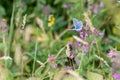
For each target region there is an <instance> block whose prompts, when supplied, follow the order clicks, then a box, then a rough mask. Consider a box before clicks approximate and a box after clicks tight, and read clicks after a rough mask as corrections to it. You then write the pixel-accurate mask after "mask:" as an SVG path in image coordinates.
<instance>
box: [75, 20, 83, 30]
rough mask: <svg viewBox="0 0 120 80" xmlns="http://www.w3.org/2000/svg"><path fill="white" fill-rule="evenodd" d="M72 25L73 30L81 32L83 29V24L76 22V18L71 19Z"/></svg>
mask: <svg viewBox="0 0 120 80" xmlns="http://www.w3.org/2000/svg"><path fill="white" fill-rule="evenodd" d="M73 24H74V26H75V28H74V29H75V30H81V29H82V27H83V24H82V22H81V21H78V20H77V19H76V18H73Z"/></svg>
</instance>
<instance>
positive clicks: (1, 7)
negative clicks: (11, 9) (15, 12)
mask: <svg viewBox="0 0 120 80" xmlns="http://www.w3.org/2000/svg"><path fill="white" fill-rule="evenodd" d="M3 15H5V9H4V7H3V6H1V5H0V17H2V16H3Z"/></svg>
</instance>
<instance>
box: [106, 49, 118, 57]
mask: <svg viewBox="0 0 120 80" xmlns="http://www.w3.org/2000/svg"><path fill="white" fill-rule="evenodd" d="M117 55H118V52H117V51H116V50H110V51H109V52H108V54H107V56H108V57H109V58H110V59H111V58H112V57H115V56H117Z"/></svg>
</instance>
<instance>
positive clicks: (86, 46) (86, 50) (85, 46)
mask: <svg viewBox="0 0 120 80" xmlns="http://www.w3.org/2000/svg"><path fill="white" fill-rule="evenodd" d="M83 49H84V53H85V54H86V53H87V52H88V45H83Z"/></svg>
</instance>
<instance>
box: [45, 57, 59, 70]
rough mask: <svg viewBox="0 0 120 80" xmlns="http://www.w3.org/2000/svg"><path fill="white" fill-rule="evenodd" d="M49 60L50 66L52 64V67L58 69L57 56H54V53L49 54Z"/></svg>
mask: <svg viewBox="0 0 120 80" xmlns="http://www.w3.org/2000/svg"><path fill="white" fill-rule="evenodd" d="M47 61H48V62H49V63H50V66H51V68H52V69H56V67H57V65H56V63H55V57H54V55H50V56H48V59H47Z"/></svg>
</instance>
